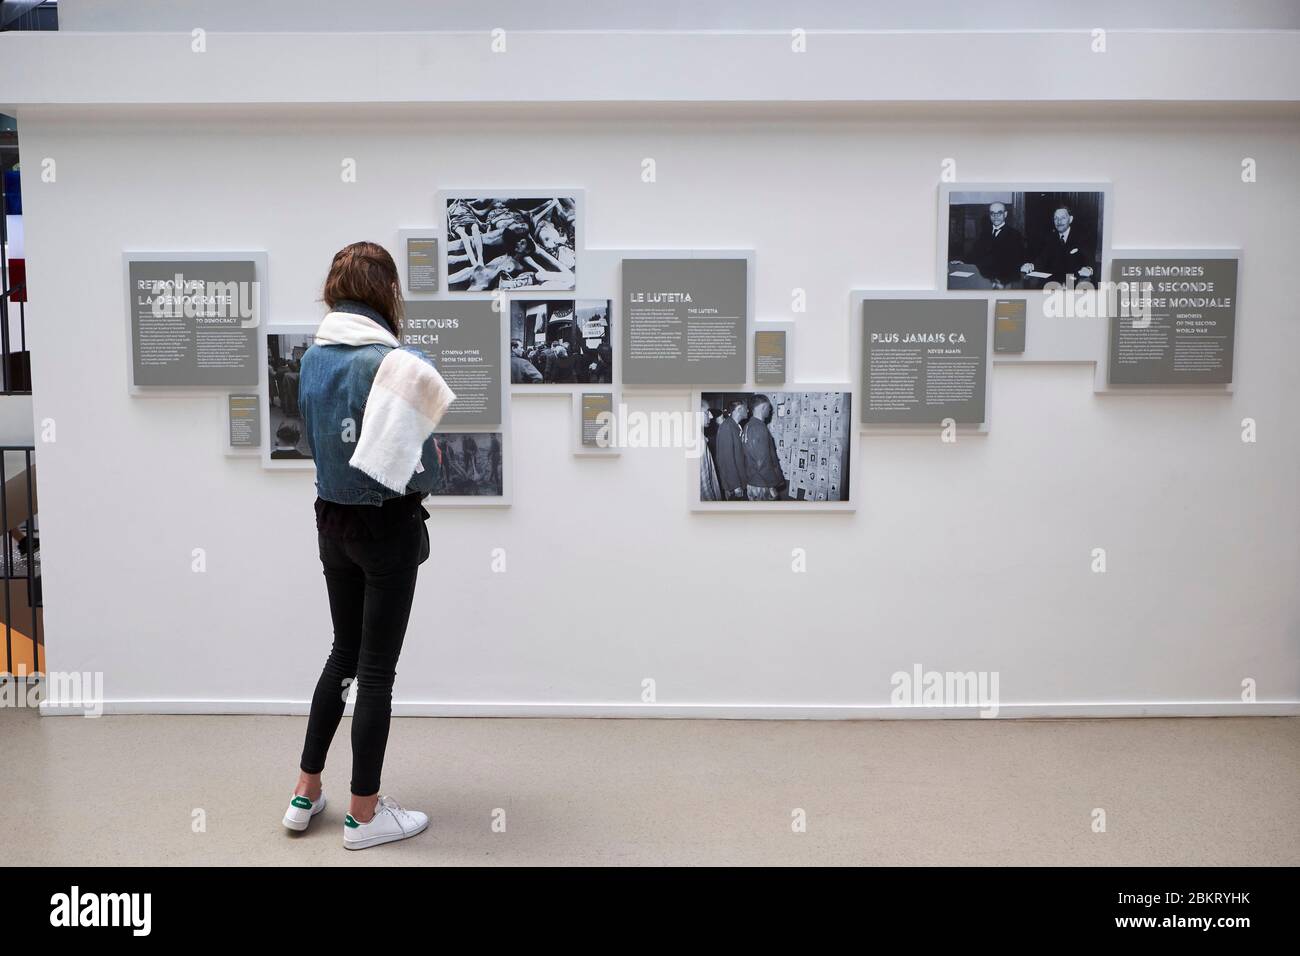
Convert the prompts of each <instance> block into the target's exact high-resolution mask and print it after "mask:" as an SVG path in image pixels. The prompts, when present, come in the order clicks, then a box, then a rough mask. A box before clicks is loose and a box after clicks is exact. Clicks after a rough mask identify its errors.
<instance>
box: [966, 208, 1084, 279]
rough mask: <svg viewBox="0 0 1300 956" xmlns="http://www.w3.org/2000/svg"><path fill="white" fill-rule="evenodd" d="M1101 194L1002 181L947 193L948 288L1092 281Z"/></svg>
mask: <svg viewBox="0 0 1300 956" xmlns="http://www.w3.org/2000/svg"><path fill="white" fill-rule="evenodd" d="M1104 201H1105V194H1104V193H1102V192H1098V191H1076V192H1033V191H1018V190H1014V189H1008V190H1005V191H998V190H984V191H980V192H956V191H953V192H951V193H949V194H948V267H947V272H948V288H949V289H1041V288H1043V286H1045V285H1047V284H1048V283H1049V282H1057V283H1061V284H1064V283H1065V282H1066V277H1067V276H1073V277H1074V282H1075V284H1079V283H1085V282H1087V283H1091V282H1095V281H1096V279H1097V277H1098V275H1099V274H1100V272H1101V258H1102V215H1103V212H1104V210H1103V206H1104Z"/></svg>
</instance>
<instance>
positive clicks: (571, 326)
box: [509, 296, 614, 395]
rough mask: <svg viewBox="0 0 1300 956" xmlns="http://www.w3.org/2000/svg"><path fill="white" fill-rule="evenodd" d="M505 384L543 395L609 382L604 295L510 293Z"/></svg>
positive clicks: (610, 344)
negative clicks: (594, 296)
mask: <svg viewBox="0 0 1300 956" xmlns="http://www.w3.org/2000/svg"><path fill="white" fill-rule="evenodd" d="M509 310H510V386H511V390H512V391H513V392H515V393H516V394H521V395H526V394H545V393H547V392H569V391H574V390H579V389H590V388H591V387H593V386H609V385H612V384H613V383H614V320H613V315H614V303H613V301H612V300H610V299H582V298H558V297H550V296H548V297H545V298H541V297H533V296H529V297H519V296H511V297H510V299H509Z"/></svg>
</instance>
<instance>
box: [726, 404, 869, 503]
mask: <svg viewBox="0 0 1300 956" xmlns="http://www.w3.org/2000/svg"><path fill="white" fill-rule="evenodd" d="M851 401H852V395H851V394H850V393H849V392H704V393H703V394H702V395H701V400H700V413H701V419H702V420H703V428H704V439H705V448H704V451H703V453H702V454H701V455H700V500H701V501H848V500H849V435H850V429H851V428H852V423H853V414H852V409H851V408H850V403H851Z"/></svg>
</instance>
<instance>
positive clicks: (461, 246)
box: [447, 197, 578, 292]
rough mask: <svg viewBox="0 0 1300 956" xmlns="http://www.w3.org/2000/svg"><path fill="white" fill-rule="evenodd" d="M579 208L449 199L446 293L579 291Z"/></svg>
mask: <svg viewBox="0 0 1300 956" xmlns="http://www.w3.org/2000/svg"><path fill="white" fill-rule="evenodd" d="M576 250H577V202H576V200H574V199H572V198H565V197H551V198H547V197H532V198H525V199H498V198H487V197H485V198H481V199H475V198H466V197H460V198H448V199H447V288H448V289H449V290H450V291H452V292H485V291H491V290H493V289H539V290H546V289H556V290H573V289H575V288H577V266H578V257H577V251H576Z"/></svg>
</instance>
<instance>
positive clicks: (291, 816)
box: [284, 791, 325, 831]
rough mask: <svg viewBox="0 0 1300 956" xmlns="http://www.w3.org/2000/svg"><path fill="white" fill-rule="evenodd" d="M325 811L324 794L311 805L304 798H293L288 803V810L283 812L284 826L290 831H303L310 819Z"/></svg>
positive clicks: (322, 792)
mask: <svg viewBox="0 0 1300 956" xmlns="http://www.w3.org/2000/svg"><path fill="white" fill-rule="evenodd" d="M324 809H325V792H324V791H321V795H320V799H319V800H317V801H316V802H315V803H312V802H311V801H310V800H308V799H307V798H306V797H299V796H295V797H294V798H293V799H292V800H290V801H289V809H288V810H286V811H284V825H285V826H286V827H288V828H289V829H290V830H299V831H302V830H305V829H307V824H309V823H311V818H312V817H314V816H315V815H316V814H318V813H320V812H321V811H322V810H324Z"/></svg>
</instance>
